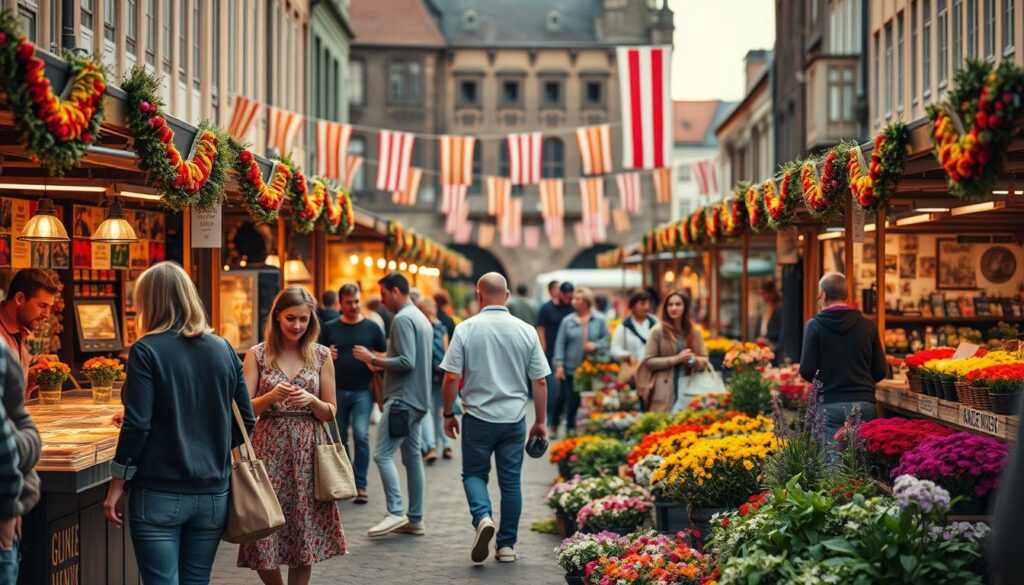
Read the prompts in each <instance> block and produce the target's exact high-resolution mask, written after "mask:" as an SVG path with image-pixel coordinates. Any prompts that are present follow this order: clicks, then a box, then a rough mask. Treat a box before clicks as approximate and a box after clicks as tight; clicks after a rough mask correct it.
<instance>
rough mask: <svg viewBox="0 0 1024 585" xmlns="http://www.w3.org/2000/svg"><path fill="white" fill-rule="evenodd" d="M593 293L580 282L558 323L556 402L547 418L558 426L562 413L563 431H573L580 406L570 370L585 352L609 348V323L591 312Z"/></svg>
mask: <svg viewBox="0 0 1024 585" xmlns="http://www.w3.org/2000/svg"><path fill="white" fill-rule="evenodd" d="M594 304H595V299H594V293H593V291H591V290H590V289H589V288H587V287H585V286H581V287H579V288H578V289H576V290H575V291H574V292H573V295H572V308H573V310H574V311H575V312H573V313H569V314H568V315H566V316H565V318H563V319H562V323H561V324H560V325H559V326H558V335H557V336H556V337H555V357H554V359H553V360H552V362H553V363H554V365H555V378H556V379H557V380H558V381H559V382H560V383H561V385H562V391H561V392H559V393H558V398H557V400H558V402H557V403H556V404H555V407H554V409H553V411H552V412H554V416H553V417H552V420H550V421H548V424H550V425H551V428H552V429H554V430H556V431H557V430H558V422H559V421H558V419H559V417H560V416H561V414H562V413H563V412H564V413H565V431H566V434H573V433H575V432H576V411H577V410H578V409H579V407H580V395H579V394H578V393H577V392H576V391H575V389H574V388H573V374H575V373H576V368H578V367H580V364H582V363H583V359H584V358H585V357H587V355H588V354H592V353H595V352H597V351H600V350H602V349H604V350H607V349H608V342H609V339H608V325H607V324H606V323H605V322H604V319H602V318H600V317H598V316H596V315H594Z"/></svg>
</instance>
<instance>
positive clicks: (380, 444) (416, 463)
mask: <svg viewBox="0 0 1024 585" xmlns="http://www.w3.org/2000/svg"><path fill="white" fill-rule="evenodd" d="M396 403H397V404H401V402H399V401H397V400H389V401H387V402H385V403H384V412H383V413H382V416H381V417H380V423H379V424H378V425H377V447H376V449H375V451H374V453H373V460H374V461H376V462H377V469H379V470H380V480H381V483H382V484H384V498H385V500H387V508H388V513H389V514H393V515H395V516H401V515H403V514H405V513H406V512H405V504H404V503H403V502H402V486H401V485H400V483H399V479H398V468H397V467H395V451H397V450H398V449H399V447H401V449H402V465H404V466H405V474H406V479H407V481H408V484H409V513H408V516H409V521H410V522H420V521H421V520H423V499H424V494H425V492H426V487H425V482H424V478H423V456H422V454H421V453H420V433H421V432H422V431H421V430H420V427H421V426H422V425H423V416H424V413H422V412H419V411H417V410H413V409H410V408H409V407H408V406H406V407H405V408H406V409H408V410H409V413H410V414H409V434H408V435H406V436H404V437H399V438H397V439H393V438H391V433H390V431H389V430H388V424H389V421H388V418H389V416H388V415H390V414H391V409H392V408H394V407H395V406H396Z"/></svg>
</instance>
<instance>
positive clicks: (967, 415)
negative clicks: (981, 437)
mask: <svg viewBox="0 0 1024 585" xmlns="http://www.w3.org/2000/svg"><path fill="white" fill-rule="evenodd" d="M960 426H963V427H967V428H969V429H973V430H975V431H981V432H983V433H988V434H990V435H995V436H997V437H1002V436H1004V435H1005V434H1006V417H1005V416H1003V415H1000V414H992V413H991V412H988V411H985V410H974V409H973V408H970V407H968V406H964V405H962V404H961V405H960Z"/></svg>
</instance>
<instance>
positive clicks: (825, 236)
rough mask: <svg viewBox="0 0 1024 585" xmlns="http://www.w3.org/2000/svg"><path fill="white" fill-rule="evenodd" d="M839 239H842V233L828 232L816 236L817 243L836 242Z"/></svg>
mask: <svg viewBox="0 0 1024 585" xmlns="http://www.w3.org/2000/svg"><path fill="white" fill-rule="evenodd" d="M841 237H843V232H841V231H829V232H825V233H823V234H818V240H819V241H825V240H838V239H839V238H841Z"/></svg>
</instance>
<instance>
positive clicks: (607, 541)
mask: <svg viewBox="0 0 1024 585" xmlns="http://www.w3.org/2000/svg"><path fill="white" fill-rule="evenodd" d="M629 545H630V543H629V539H628V538H625V537H623V536H619V535H618V534H615V533H612V532H599V533H597V534H583V533H577V534H574V535H572V536H570V537H569V538H566V539H565V540H563V541H562V544H560V545H558V547H557V548H555V560H556V561H557V562H558V566H559V567H561V568H562V570H563V571H565V582H566V583H568V585H583V584H584V583H585V581H584V580H583V575H584V573H585V572H586V570H587V565H589V564H590V563H591V562H592V561H596V560H597V559H600V558H601V557H617V556H619V555H621V554H622V553H624V552H626V550H628V549H629Z"/></svg>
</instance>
